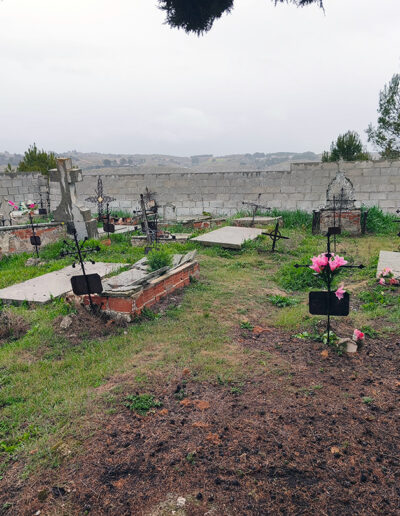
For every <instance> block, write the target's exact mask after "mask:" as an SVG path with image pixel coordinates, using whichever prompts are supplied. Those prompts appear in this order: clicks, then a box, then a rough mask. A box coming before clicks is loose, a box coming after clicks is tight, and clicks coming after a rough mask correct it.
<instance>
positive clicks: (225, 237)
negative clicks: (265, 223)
mask: <svg viewBox="0 0 400 516" xmlns="http://www.w3.org/2000/svg"><path fill="white" fill-rule="evenodd" d="M261 234H262V229H259V228H242V227H236V226H225V227H223V228H219V229H216V230H214V231H211V232H210V233H206V234H204V235H200V236H198V237H195V238H191V240H192V241H193V242H200V243H201V244H203V245H208V246H210V245H218V246H220V247H224V248H226V249H241V248H242V245H243V244H244V243H245V242H246V241H247V240H255V239H256V238H257V237H258V236H260V235H261Z"/></svg>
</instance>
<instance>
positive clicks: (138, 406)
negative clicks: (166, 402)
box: [125, 394, 162, 416]
mask: <svg viewBox="0 0 400 516" xmlns="http://www.w3.org/2000/svg"><path fill="white" fill-rule="evenodd" d="M125 399H126V402H125V407H128V409H129V410H133V411H134V412H137V413H138V414H140V415H141V416H145V415H146V414H147V412H148V411H149V410H150V409H152V408H156V407H162V403H161V401H158V400H156V399H155V398H154V396H153V395H152V394H136V395H129V396H127V397H126V398H125Z"/></svg>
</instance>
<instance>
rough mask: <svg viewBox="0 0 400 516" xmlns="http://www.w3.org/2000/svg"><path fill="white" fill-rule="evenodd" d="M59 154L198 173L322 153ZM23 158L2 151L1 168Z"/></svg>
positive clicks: (88, 166) (285, 162)
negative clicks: (190, 170) (221, 154)
mask: <svg viewBox="0 0 400 516" xmlns="http://www.w3.org/2000/svg"><path fill="white" fill-rule="evenodd" d="M58 155H59V156H65V157H71V158H72V160H73V162H74V164H75V165H76V166H78V167H80V168H82V169H85V170H93V169H99V168H100V169H101V168H105V169H110V168H111V169H112V168H114V167H118V168H121V167H127V168H137V167H146V168H156V167H164V168H174V169H177V168H185V169H188V168H189V169H192V170H193V171H198V172H213V171H229V170H232V171H240V170H244V171H245V170H268V169H283V170H284V169H287V168H288V167H289V164H290V162H295V161H301V162H303V161H320V160H321V155H320V154H315V153H314V152H300V153H299V152H274V153H264V152H255V153H253V154H250V153H247V154H231V155H228V156H213V155H212V154H199V155H194V156H190V157H182V156H168V155H165V154H102V153H100V152H78V151H76V150H71V151H67V152H64V153H59V154H58ZM21 159H22V155H21V154H10V153H8V152H3V153H0V170H4V169H5V167H6V166H7V164H8V163H10V164H11V165H12V166H13V167H16V166H17V165H18V163H19V162H20V160H21Z"/></svg>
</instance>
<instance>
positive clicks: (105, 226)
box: [103, 222, 115, 233]
mask: <svg viewBox="0 0 400 516" xmlns="http://www.w3.org/2000/svg"><path fill="white" fill-rule="evenodd" d="M103 230H104V232H105V233H115V226H114V224H109V223H108V222H104V224H103Z"/></svg>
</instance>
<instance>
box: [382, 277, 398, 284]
mask: <svg viewBox="0 0 400 516" xmlns="http://www.w3.org/2000/svg"><path fill="white" fill-rule="evenodd" d="M382 279H383V278H382ZM389 283H390V285H398V284H399V280H397V279H396V278H390V280H389Z"/></svg>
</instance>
